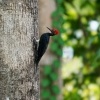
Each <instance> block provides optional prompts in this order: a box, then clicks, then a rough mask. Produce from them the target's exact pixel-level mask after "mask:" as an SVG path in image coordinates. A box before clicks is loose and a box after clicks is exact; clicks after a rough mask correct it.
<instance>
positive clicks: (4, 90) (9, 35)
mask: <svg viewBox="0 0 100 100" xmlns="http://www.w3.org/2000/svg"><path fill="white" fill-rule="evenodd" d="M33 37H35V38H36V39H37V38H38V5H37V0H0V100H39V69H38V71H37V74H36V75H35V76H34V73H33V72H34V65H35V64H34V54H35V50H34V48H33V47H34V46H35V45H34V44H33V43H32V40H33ZM32 48H33V49H32Z"/></svg>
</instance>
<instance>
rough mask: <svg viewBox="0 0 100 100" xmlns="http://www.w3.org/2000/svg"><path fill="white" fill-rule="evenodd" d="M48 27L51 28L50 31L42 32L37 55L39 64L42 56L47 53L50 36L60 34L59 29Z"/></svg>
mask: <svg viewBox="0 0 100 100" xmlns="http://www.w3.org/2000/svg"><path fill="white" fill-rule="evenodd" d="M47 28H48V27H47ZM48 29H49V30H50V32H48V33H44V34H42V35H41V37H40V40H39V46H38V50H37V57H36V62H35V63H36V65H37V66H38V63H39V61H40V59H41V57H42V56H43V54H44V53H45V51H46V49H47V47H48V44H49V39H50V36H55V35H58V34H59V31H58V30H57V29H50V28H48Z"/></svg>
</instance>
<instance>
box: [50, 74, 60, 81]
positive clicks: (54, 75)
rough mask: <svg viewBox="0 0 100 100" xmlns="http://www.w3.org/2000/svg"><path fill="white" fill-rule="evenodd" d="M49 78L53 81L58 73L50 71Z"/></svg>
mask: <svg viewBox="0 0 100 100" xmlns="http://www.w3.org/2000/svg"><path fill="white" fill-rule="evenodd" d="M50 78H51V79H52V80H53V81H55V80H57V79H58V75H57V74H56V73H51V74H50Z"/></svg>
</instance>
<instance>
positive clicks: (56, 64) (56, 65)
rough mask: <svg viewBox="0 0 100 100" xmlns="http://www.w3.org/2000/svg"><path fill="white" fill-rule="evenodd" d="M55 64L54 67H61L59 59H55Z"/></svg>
mask: <svg viewBox="0 0 100 100" xmlns="http://www.w3.org/2000/svg"><path fill="white" fill-rule="evenodd" d="M53 66H54V68H59V67H60V61H59V60H54V62H53Z"/></svg>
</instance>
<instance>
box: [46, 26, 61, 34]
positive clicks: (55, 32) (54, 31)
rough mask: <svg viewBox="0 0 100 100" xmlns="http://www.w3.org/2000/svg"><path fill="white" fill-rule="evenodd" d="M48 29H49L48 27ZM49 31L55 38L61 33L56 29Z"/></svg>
mask: <svg viewBox="0 0 100 100" xmlns="http://www.w3.org/2000/svg"><path fill="white" fill-rule="evenodd" d="M47 28H48V27H47ZM48 29H49V30H50V32H51V36H53V35H58V34H59V31H58V30H57V29H55V28H53V29H50V28H48Z"/></svg>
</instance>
